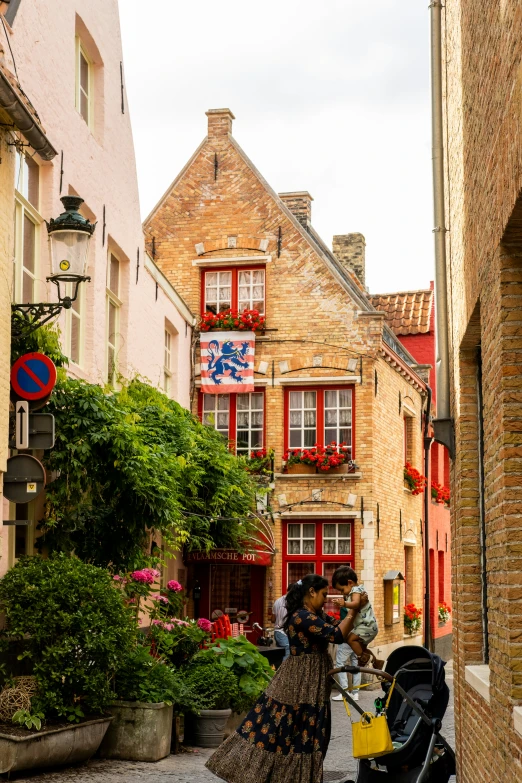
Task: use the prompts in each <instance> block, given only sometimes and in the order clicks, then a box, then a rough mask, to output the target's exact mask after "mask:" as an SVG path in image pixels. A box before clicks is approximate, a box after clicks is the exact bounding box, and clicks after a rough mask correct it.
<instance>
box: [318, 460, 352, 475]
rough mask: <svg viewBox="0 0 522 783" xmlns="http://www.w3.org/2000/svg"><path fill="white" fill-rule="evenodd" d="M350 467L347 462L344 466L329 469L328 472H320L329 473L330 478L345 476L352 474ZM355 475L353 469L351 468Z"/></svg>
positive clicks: (322, 471)
mask: <svg viewBox="0 0 522 783" xmlns="http://www.w3.org/2000/svg"><path fill="white" fill-rule="evenodd" d="M350 467H351V466H350V465H348V463H347V462H345V463H344V465H338V466H337V467H336V468H329V469H328V470H319V471H318V472H319V473H327V474H328V475H329V476H337V475H343V474H346V473H349V472H350ZM351 470H352V473H353V470H354V469H353V468H351Z"/></svg>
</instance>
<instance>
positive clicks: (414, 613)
mask: <svg viewBox="0 0 522 783" xmlns="http://www.w3.org/2000/svg"><path fill="white" fill-rule="evenodd" d="M421 617H422V609H417V607H416V606H415V604H406V606H405V607H404V630H405V631H406V632H407V633H409V635H410V636H415V634H416V633H418V631H419V629H420V627H421V622H422V621H421Z"/></svg>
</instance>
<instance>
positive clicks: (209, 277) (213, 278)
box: [205, 272, 217, 288]
mask: <svg viewBox="0 0 522 783" xmlns="http://www.w3.org/2000/svg"><path fill="white" fill-rule="evenodd" d="M205 285H206V286H207V288H208V287H209V286H216V285H217V274H216V272H207V273H206V274H205Z"/></svg>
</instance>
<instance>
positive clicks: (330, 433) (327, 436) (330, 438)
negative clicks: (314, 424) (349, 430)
mask: <svg viewBox="0 0 522 783" xmlns="http://www.w3.org/2000/svg"><path fill="white" fill-rule="evenodd" d="M336 438H337V430H336V429H335V430H325V431H324V442H325V443H332V442H334V441H335V440H336Z"/></svg>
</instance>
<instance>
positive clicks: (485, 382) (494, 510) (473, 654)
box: [443, 0, 522, 783]
mask: <svg viewBox="0 0 522 783" xmlns="http://www.w3.org/2000/svg"><path fill="white" fill-rule="evenodd" d="M445 17H446V19H445V21H446V28H445V40H444V45H443V52H444V53H445V56H446V62H445V65H444V68H443V73H444V74H445V76H446V83H445V93H446V105H445V107H444V108H445V115H446V116H445V119H446V128H447V135H446V139H445V142H446V150H447V172H446V173H447V177H446V183H447V185H446V202H447V212H448V218H449V219H448V225H449V226H450V232H449V233H448V235H447V254H448V295H449V297H450V310H449V313H448V321H449V328H450V344H451V365H452V366H451V370H452V385H453V391H452V415H453V416H454V419H455V429H456V445H457V449H456V458H455V461H454V464H453V470H452V497H453V498H454V502H452V540H453V586H454V587H453V608H454V618H453V619H454V657H455V698H456V704H455V714H456V716H457V719H456V734H457V760H458V766H459V780H460V781H461V783H472V782H473V783H475V781H476V782H477V783H478V782H479V781H483V780H488V781H493V782H494V781H498V782H499V783H500V781H517V780H521V779H522V674H521V672H522V646H521V644H520V639H521V633H522V612H521V609H520V598H521V595H522V593H521V584H522V580H521V576H520V575H521V562H522V561H521V552H522V544H521V541H522V538H521V533H520V530H521V528H520V514H521V511H522V505H521V499H522V461H521V458H522V452H521V446H520V432H521V430H522V407H521V403H522V397H521V384H522V381H521V370H522V359H521V356H522V354H521V348H522V344H521V342H520V334H521V329H522V319H521V315H520V313H521V305H522V235H521V232H520V226H521V223H520V217H521V214H522V204H521V198H520V193H521V191H522V148H521V131H522V116H521V112H520V87H521V84H520V74H521V65H522V40H521V38H520V3H519V2H516V1H515V0H504V2H502V3H482V2H479V0H447V2H446V3H445ZM482 444H483V445H482ZM486 605H487V610H486V608H485V606H486Z"/></svg>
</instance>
